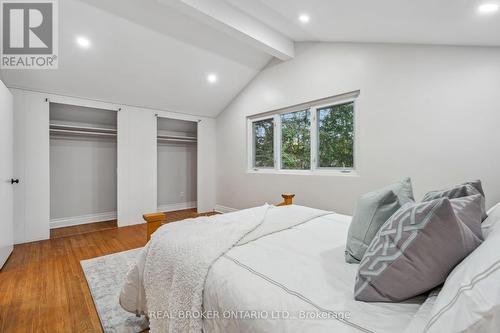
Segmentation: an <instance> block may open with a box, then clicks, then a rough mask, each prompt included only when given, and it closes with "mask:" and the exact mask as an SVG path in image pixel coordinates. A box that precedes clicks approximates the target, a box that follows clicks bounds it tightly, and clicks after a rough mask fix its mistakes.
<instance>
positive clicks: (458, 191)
mask: <svg viewBox="0 0 500 333" xmlns="http://www.w3.org/2000/svg"><path fill="white" fill-rule="evenodd" d="M474 194H481V196H482V198H483V200H482V203H481V205H482V221H484V220H485V219H486V218H487V217H488V215H487V214H486V204H485V196H484V191H483V186H482V185H481V181H480V180H474V181H471V182H466V183H463V184H459V185H455V186H452V187H449V188H446V189H444V190H437V191H431V192H428V193H427V194H426V195H424V197H423V199H422V201H430V200H435V199H439V198H445V197H446V198H449V199H456V198H461V197H466V196H469V195H474Z"/></svg>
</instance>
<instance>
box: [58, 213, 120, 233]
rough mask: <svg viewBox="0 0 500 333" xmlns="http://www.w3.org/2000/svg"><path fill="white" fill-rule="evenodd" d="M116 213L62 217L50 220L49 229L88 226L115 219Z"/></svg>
mask: <svg viewBox="0 0 500 333" xmlns="http://www.w3.org/2000/svg"><path fill="white" fill-rule="evenodd" d="M116 216H117V215H116V212H106V213H97V214H88V215H81V216H72V217H63V218H58V219H51V220H50V223H49V225H50V229H56V228H63V227H70V226H73V225H79V224H88V223H94V222H104V221H110V220H115V219H116Z"/></svg>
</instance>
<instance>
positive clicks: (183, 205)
mask: <svg viewBox="0 0 500 333" xmlns="http://www.w3.org/2000/svg"><path fill="white" fill-rule="evenodd" d="M196 205H197V203H196V201H190V202H180V203H175V204H166V205H160V206H158V211H159V212H173V211H175V210H183V209H191V208H196Z"/></svg>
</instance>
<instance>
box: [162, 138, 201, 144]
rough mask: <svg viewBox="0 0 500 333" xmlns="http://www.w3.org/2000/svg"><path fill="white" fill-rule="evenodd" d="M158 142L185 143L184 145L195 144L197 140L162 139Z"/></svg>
mask: <svg viewBox="0 0 500 333" xmlns="http://www.w3.org/2000/svg"><path fill="white" fill-rule="evenodd" d="M158 141H159V142H186V143H197V142H198V141H197V140H183V139H164V138H158Z"/></svg>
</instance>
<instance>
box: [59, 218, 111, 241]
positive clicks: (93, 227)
mask: <svg viewBox="0 0 500 333" xmlns="http://www.w3.org/2000/svg"><path fill="white" fill-rule="evenodd" d="M117 227H118V223H117V221H116V220H111V221H105V222H96V223H88V224H81V225H75V226H72V227H63V228H57V229H50V239H54V238H61V237H67V236H74V235H81V234H86V233H89V232H95V231H101V230H108V229H114V228H117Z"/></svg>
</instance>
